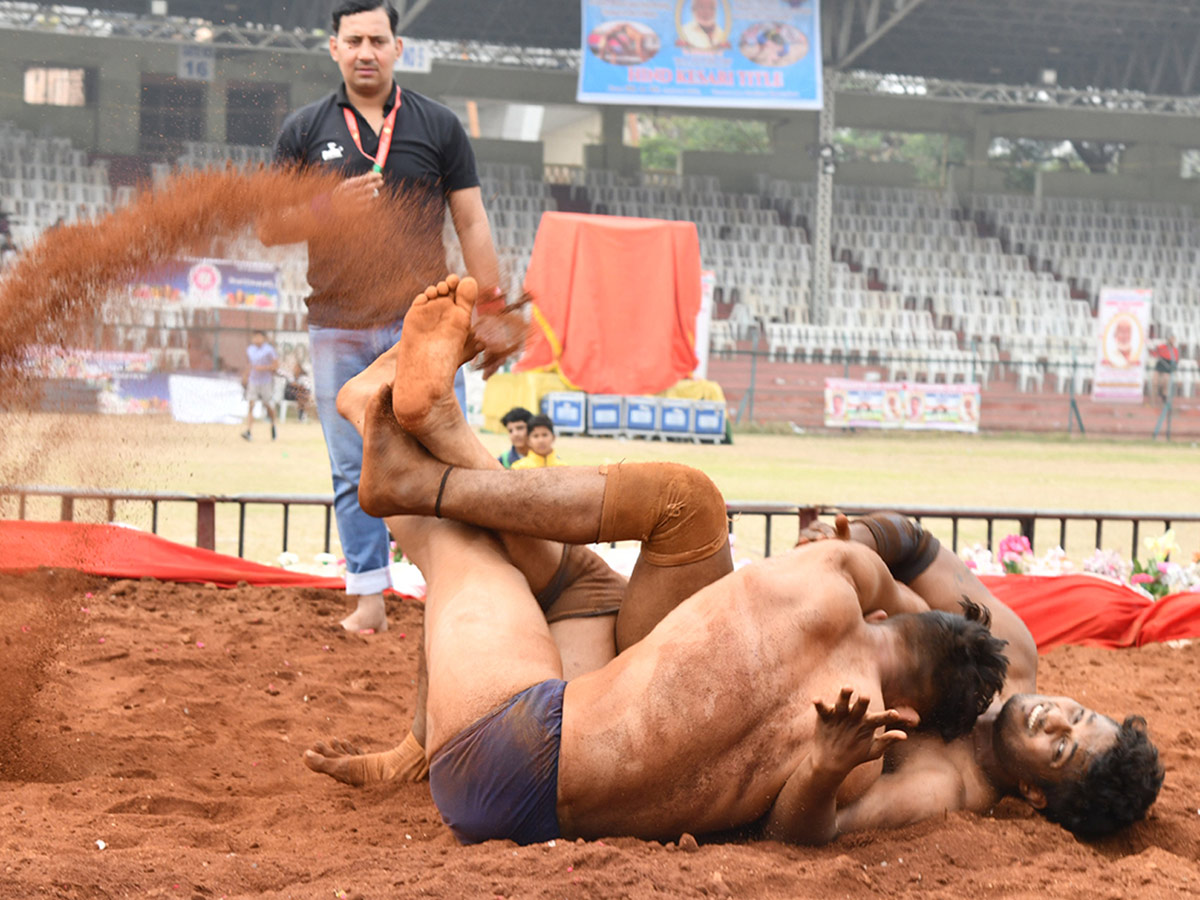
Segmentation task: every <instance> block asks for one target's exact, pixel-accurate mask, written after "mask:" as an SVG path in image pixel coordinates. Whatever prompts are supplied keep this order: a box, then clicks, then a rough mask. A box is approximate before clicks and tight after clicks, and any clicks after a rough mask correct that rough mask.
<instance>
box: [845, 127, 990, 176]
mask: <svg viewBox="0 0 1200 900" xmlns="http://www.w3.org/2000/svg"><path fill="white" fill-rule="evenodd" d="M833 144H834V147H835V148H836V149H837V155H838V158H839V159H843V160H846V159H852V160H865V161H868V162H880V163H885V162H906V163H910V164H912V166H913V168H914V169H915V170H916V180H917V184H920V185H923V186H925V187H941V186H942V185H943V178H944V177H945V175H944V170H945V169H946V168H948V167H949V166H956V165H962V164H963V163H965V162H966V159H967V143H966V141H965V140H964V139H963V138H961V137H958V136H956V135H943V134H910V133H907V132H895V131H869V130H865V129H860V128H839V129H838V130H837V131H836V132H835V133H834V138H833Z"/></svg>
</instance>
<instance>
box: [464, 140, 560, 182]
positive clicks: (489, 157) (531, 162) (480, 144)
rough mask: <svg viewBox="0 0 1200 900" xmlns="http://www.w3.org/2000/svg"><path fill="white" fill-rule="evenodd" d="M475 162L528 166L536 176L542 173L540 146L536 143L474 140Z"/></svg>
mask: <svg viewBox="0 0 1200 900" xmlns="http://www.w3.org/2000/svg"><path fill="white" fill-rule="evenodd" d="M471 146H472V147H474V148H475V160H476V162H481V163H484V162H490V163H505V164H507V165H519V166H529V168H530V169H531V170H532V171H533V172H534V173H535V174H536V173H538V172H541V171H542V164H543V159H542V145H541V143H540V142H538V141H501V140H496V139H493V138H475V139H473V140H472V141H471Z"/></svg>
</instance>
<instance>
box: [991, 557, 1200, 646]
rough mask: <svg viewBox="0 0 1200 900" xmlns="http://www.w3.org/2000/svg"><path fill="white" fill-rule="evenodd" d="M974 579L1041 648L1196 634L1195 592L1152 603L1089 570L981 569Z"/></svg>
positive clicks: (1198, 609) (1198, 605)
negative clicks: (1013, 615)
mask: <svg viewBox="0 0 1200 900" xmlns="http://www.w3.org/2000/svg"><path fill="white" fill-rule="evenodd" d="M980 581H982V582H983V583H984V585H985V586H986V587H987V589H988V590H989V591H991V592H992V593H993V594H994V595H995V596H996V598H997V599H999V600H1000V601H1001V602H1003V603H1004V604H1005V605H1007V606H1008V607H1009V608H1010V609H1011V610H1012V611H1013V612H1015V613H1016V614H1017V615H1018V616H1020V617H1021V620H1022V621H1023V622H1024V623H1025V624H1026V626H1028V628H1029V631H1030V632H1031V633H1032V634H1033V639H1034V640H1035V641H1036V642H1037V645H1038V650H1039V651H1041V652H1042V653H1045V652H1046V651H1048V650H1052V649H1054V648H1055V647H1058V646H1060V645H1062V644H1079V645H1082V646H1087V647H1110V648H1116V647H1140V646H1141V645H1142V644H1149V643H1153V642H1155V641H1170V640H1177V639H1179V638H1195V637H1200V593H1184V594H1172V595H1170V596H1169V597H1163V598H1162V599H1161V600H1159V601H1158V602H1157V603H1156V602H1154V601H1152V600H1148V599H1147V598H1146V597H1144V596H1143V595H1141V594H1139V593H1138V592H1137V591H1135V590H1133V589H1132V588H1128V587H1125V586H1123V585H1118V584H1113V583H1112V582H1110V581H1105V580H1104V579H1102V578H1094V577H1092V576H1090V575H1062V576H1058V577H1054V578H1051V577H1045V576H1038V575H998V576H997V575H993V576H987V575H985V576H982V577H981V578H980Z"/></svg>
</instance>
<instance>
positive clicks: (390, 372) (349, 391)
mask: <svg viewBox="0 0 1200 900" xmlns="http://www.w3.org/2000/svg"><path fill="white" fill-rule="evenodd" d="M399 355H400V344H399V343H396V344H393V345H392V347H391V349H389V350H387V351H385V352H384V353H383V355H382V356H380V357H379V358H377V359H376V360H375V362H373V363H371V364H370V365H369V366H367V367H366V368H365V369H363V370H362V371H361V372H359V373H358V374H357V375H355V376H354V377H353V378H351V379H350V380H349V381H347V382H346V383H345V384H344V385H342V389H341V390H340V391H338V395H337V411H338V412H339V413H340V414H341V416H342V418H343V419H345V420H346V421H348V422H349V423H350V424H351V425H353V426H354V427H355V428H357V429H358V433H359V434H362V433H363V417H364V416H365V415H366V411H367V406H368V405H369V404H370V402H371V398H372V397H374V396H375V395H376V394H377V393H379V389H380V388H381V387H382V386H383V385H385V384H391V382H392V379H393V378H395V377H396V357H397V356H399Z"/></svg>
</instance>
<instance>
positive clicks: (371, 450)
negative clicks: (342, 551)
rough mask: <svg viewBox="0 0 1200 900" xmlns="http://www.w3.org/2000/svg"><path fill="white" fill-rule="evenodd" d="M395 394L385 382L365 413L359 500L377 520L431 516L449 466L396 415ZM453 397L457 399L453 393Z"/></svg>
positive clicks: (456, 408)
mask: <svg viewBox="0 0 1200 900" xmlns="http://www.w3.org/2000/svg"><path fill="white" fill-rule="evenodd" d="M452 377H453V376H452ZM392 394H393V391H392V386H391V385H390V384H385V385H384V386H383V387H381V388H380V389H379V390H377V391H376V392H375V394H374V396H372V397H371V399H370V402H369V403H368V404H367V407H366V410H365V413H364V427H363V461H362V474H361V475H360V476H359V479H358V505H359V506H361V507H362V509H363V511H364V512H365V513H366V514H367V515H369V516H375V517H376V518H379V519H383V518H386V517H387V516H398V515H405V514H410V515H429V514H431V513H432V512H433V507H434V503H435V501H436V499H437V489H438V481H439V479H440V478H441V477H442V472H443V471H444V470H445V468H446V467H445V466H444V465H443V464H442V463H441V462H439V461H438V460H436V459H434V458H433V457H432V456H430V455H429V452H428V451H427V450H426V449H425V448H424V447H422V446H421V445H420V444H419V443H417V441H416V440H415V439H414V438H412V437H411V436H410V435H408V434H407V433H405V431H404V429H403V428H401V427H400V425H399V423H398V422H397V421H396V418H395V416H394V415H393V414H392V409H393V405H394V399H393V396H392ZM450 402H451V403H453V402H454V398H453V395H451V398H450ZM455 412H456V413H457V412H458V407H457V406H455ZM458 417H459V418H460V419H461V418H462V415H461V414H458Z"/></svg>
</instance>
